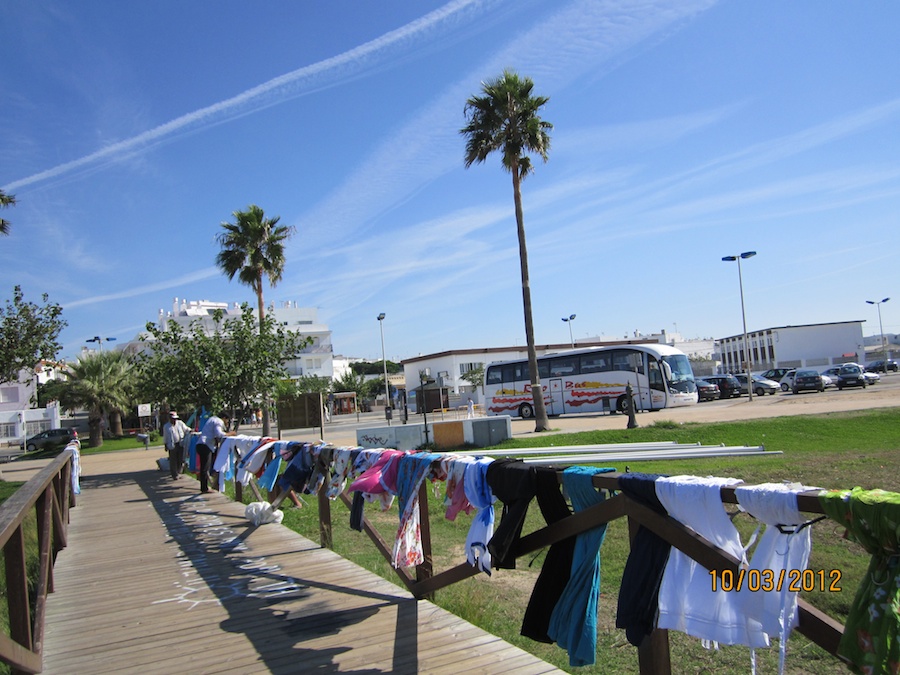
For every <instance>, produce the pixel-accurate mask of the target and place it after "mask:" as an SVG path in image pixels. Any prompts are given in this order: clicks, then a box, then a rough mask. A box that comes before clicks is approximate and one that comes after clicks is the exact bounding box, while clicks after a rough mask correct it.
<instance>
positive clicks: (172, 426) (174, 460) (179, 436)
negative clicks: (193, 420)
mask: <svg viewBox="0 0 900 675" xmlns="http://www.w3.org/2000/svg"><path fill="white" fill-rule="evenodd" d="M189 433H191V429H190V427H189V426H188V425H187V424H185V423H184V422H182V421H181V418H180V417H178V413H177V412H175V411H174V410H172V411H170V412H169V421H168V422H166V423H165V424H164V425H163V443H165V445H166V452H167V453H168V454H169V473H171V474H172V480H178V478H180V477H181V472H182V471H184V446H183V445H182V444H181V442H182V441H183V440H184V437H185V436H186V435H187V434H189Z"/></svg>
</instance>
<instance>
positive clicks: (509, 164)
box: [460, 70, 553, 431]
mask: <svg viewBox="0 0 900 675" xmlns="http://www.w3.org/2000/svg"><path fill="white" fill-rule="evenodd" d="M533 89H534V82H532V81H531V78H529V77H519V75H518V74H517V73H515V72H514V71H511V70H504V71H503V75H501V76H500V77H498V78H496V79H494V80H491V81H489V82H482V83H481V91H482V94H483V95H481V96H471V97H470V98H469V100H467V101H466V106H465V110H464V112H465V115H466V119H467V120H468V124H466V126H464V127H463V128H462V129H460V133H461V134H463V135H464V136H465V137H466V157H465V162H466V168H469V167H470V166H472V164H475V163H476V162H477V163H481V162H483V161H485V160H486V159H487V157H488V155H490V154H491V153H493V152H494V151H495V150H499V151H500V154H501V162H502V164H503V168H504V169H506V170H507V171H509V172H510V173H511V174H512V182H513V199H514V201H515V207H516V228H517V231H518V235H519V266H520V268H521V272H522V304H523V306H524V310H525V341H526V343H527V345H528V370H529V373H530V376H531V393H532V398H533V399H534V418H535V431H546V430H547V429H549V428H550V420H549V419H548V418H547V408H546V406H545V405H544V396H543V390H542V389H541V378H540V375H539V373H538V367H537V352H536V351H535V347H534V321H533V318H532V312H531V283H530V281H529V278H528V249H527V247H526V246H525V223H524V218H523V216H522V191H521V182H522V179H523V178H525V176H527V175H528V174H529V173H531V171H533V167H532V165H531V158H530V157H529V156H528V153H537V154H538V155H540V156H541V158H542V159H543V160H544V161H545V162H546V161H547V153H548V151H549V150H550V135H549V134H548V133H547V130H548V129H552V128H553V125H552V124H551V123H550V122H546V121H544V120H542V119H541V118H540V116H539V115H538V112H539V111H540V109H541V107H543V105H544V104H545V103H547V101H548V100H549V99H548V98H547V97H546V96H534V95H532V90H533Z"/></svg>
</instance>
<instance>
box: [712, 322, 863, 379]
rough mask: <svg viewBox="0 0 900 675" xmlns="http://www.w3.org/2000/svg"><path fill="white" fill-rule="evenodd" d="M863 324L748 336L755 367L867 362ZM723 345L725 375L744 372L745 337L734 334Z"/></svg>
mask: <svg viewBox="0 0 900 675" xmlns="http://www.w3.org/2000/svg"><path fill="white" fill-rule="evenodd" d="M863 323H864V322H863V321H838V322H834V323H814V324H807V325H802V326H776V327H774V328H765V329H763V330H757V331H752V332H748V333H747V340H748V342H749V344H750V361H751V368H752V370H754V371H761V370H767V369H769V368H805V367H812V368H817V369H821V368H824V367H827V366H832V365H836V364H840V363H847V362H856V363H861V362H864V361H865V358H866V352H865V346H864V344H865V343H864V342H863V333H862V324H863ZM718 342H719V354H718V355H717V358H718V359H719V360H720V361H721V362H722V369H723V370H724V371H725V372H739V371H741V370H743V369H744V368H743V362H744V335H743V333H742V334H740V335H732V336H729V337H726V338H722V339H721V340H719V341H718Z"/></svg>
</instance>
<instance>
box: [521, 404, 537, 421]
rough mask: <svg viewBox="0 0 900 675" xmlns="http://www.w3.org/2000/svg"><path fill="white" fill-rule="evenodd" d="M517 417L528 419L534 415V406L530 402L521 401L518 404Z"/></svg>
mask: <svg viewBox="0 0 900 675" xmlns="http://www.w3.org/2000/svg"><path fill="white" fill-rule="evenodd" d="M519 417H521V418H522V419H523V420H530V419H531V418H532V417H534V408H533V407H532V406H531V404H530V403H523V404H522V405H520V406H519Z"/></svg>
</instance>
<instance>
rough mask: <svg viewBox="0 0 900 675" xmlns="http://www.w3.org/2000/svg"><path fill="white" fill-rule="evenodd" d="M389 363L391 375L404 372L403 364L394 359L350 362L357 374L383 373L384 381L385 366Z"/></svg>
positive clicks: (388, 368) (351, 368)
mask: <svg viewBox="0 0 900 675" xmlns="http://www.w3.org/2000/svg"><path fill="white" fill-rule="evenodd" d="M385 365H387V371H388V373H390V374H391V375H394V374H396V373H400V372H403V366H401V365H400V364H399V363H395V362H394V361H390V360H389V361H386V362H382V361H354V362H353V363H351V364H350V370H352V371H353V372H354V373H355V374H356V375H381V380H382V382H383V381H384V367H385Z"/></svg>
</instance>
